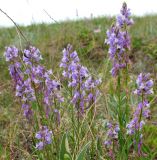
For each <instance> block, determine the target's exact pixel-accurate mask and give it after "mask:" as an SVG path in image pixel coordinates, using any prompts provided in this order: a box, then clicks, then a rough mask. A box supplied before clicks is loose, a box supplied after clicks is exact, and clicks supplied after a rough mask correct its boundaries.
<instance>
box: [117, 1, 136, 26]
mask: <svg viewBox="0 0 157 160" xmlns="http://www.w3.org/2000/svg"><path fill="white" fill-rule="evenodd" d="M120 12H121V14H120V15H118V16H117V23H116V25H117V26H119V27H125V25H127V26H130V25H132V24H133V23H134V22H133V20H132V18H130V16H131V12H130V9H128V8H127V4H126V3H125V2H124V3H123V6H122V9H121V11H120Z"/></svg>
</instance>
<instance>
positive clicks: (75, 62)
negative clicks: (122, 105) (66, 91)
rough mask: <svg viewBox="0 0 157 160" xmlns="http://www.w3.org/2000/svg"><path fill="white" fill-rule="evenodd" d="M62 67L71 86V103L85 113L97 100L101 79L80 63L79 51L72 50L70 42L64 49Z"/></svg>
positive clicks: (64, 75)
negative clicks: (95, 77) (94, 76)
mask: <svg viewBox="0 0 157 160" xmlns="http://www.w3.org/2000/svg"><path fill="white" fill-rule="evenodd" d="M60 67H62V68H63V73H62V75H63V77H64V79H66V80H67V81H68V87H69V88H71V92H72V99H71V103H72V104H73V105H74V106H75V108H76V109H77V110H78V111H79V113H81V114H83V113H84V112H85V110H86V109H88V108H89V107H90V106H91V105H92V104H93V103H94V102H95V101H96V98H97V96H98V95H99V91H98V89H97V86H98V85H100V83H101V80H100V79H97V80H95V79H94V78H93V77H92V76H91V75H90V74H89V71H88V69H87V68H86V67H84V66H82V65H81V64H80V60H79V58H78V55H77V52H76V51H72V46H71V45H70V44H69V45H68V46H67V48H65V49H64V50H63V58H62V61H61V64H60Z"/></svg>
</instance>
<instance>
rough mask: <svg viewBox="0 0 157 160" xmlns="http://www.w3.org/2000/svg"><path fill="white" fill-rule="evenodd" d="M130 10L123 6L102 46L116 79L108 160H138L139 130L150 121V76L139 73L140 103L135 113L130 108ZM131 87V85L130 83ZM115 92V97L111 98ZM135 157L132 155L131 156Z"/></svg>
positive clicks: (138, 89)
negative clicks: (107, 48)
mask: <svg viewBox="0 0 157 160" xmlns="http://www.w3.org/2000/svg"><path fill="white" fill-rule="evenodd" d="M130 16H131V12H130V9H128V8H127V4H126V3H125V2H124V3H123V6H122V9H121V11H120V15H118V16H117V18H116V22H115V24H113V25H112V26H111V28H110V29H109V30H108V31H107V39H106V40H105V43H106V44H107V45H108V46H109V50H108V53H109V58H110V61H111V63H112V69H111V71H110V72H111V74H112V76H113V78H114V79H116V81H117V84H116V88H115V90H117V91H115V90H113V91H112V93H111V94H112V96H113V97H112V98H111V99H110V101H115V103H114V108H115V110H114V112H115V116H113V117H112V116H111V121H109V122H108V123H107V124H106V128H107V134H106V140H105V141H104V146H105V148H106V151H107V153H106V155H107V157H108V158H110V159H129V157H132V158H133V157H134V158H135V157H136V158H137V157H141V156H144V155H143V153H142V149H141V148H142V137H143V134H142V128H143V126H144V124H145V120H146V119H147V118H148V117H149V113H150V110H149V107H150V104H149V101H148V100H147V96H148V95H150V94H153V89H152V87H153V80H152V79H151V78H150V74H149V73H148V74H145V73H141V74H140V75H139V76H138V78H137V80H136V84H137V89H136V90H135V91H134V92H133V93H134V94H137V95H138V96H139V98H138V99H140V101H141V102H139V104H138V105H137V107H136V108H135V109H134V108H133V107H132V106H131V105H130V98H131V97H132V96H133V93H132V91H131V90H130V87H129V84H128V82H129V78H130V77H129V74H128V72H129V52H130V46H131V40H130V36H129V33H128V29H129V27H130V26H131V25H132V24H133V23H134V22H133V20H132V18H131V17H130ZM129 83H130V82H129ZM113 92H115V93H116V94H113ZM134 154H135V155H134Z"/></svg>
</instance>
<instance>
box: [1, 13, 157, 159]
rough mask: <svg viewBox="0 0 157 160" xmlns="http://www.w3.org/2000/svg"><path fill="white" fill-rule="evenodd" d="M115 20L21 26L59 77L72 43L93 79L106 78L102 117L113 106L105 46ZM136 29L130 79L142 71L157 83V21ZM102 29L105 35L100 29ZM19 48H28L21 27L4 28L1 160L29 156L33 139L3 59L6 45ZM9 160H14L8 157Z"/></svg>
mask: <svg viewBox="0 0 157 160" xmlns="http://www.w3.org/2000/svg"><path fill="white" fill-rule="evenodd" d="M113 20H114V17H111V18H110V17H100V18H93V19H84V20H79V21H67V22H61V23H55V24H32V25H30V26H27V27H23V26H21V27H20V28H21V30H22V32H23V34H24V35H25V36H26V37H27V39H28V41H29V42H30V43H31V44H32V45H34V46H36V47H37V48H39V49H40V51H41V52H42V55H43V57H44V61H43V63H44V64H46V66H47V67H49V68H52V70H53V71H54V72H55V73H56V74H57V72H59V71H58V68H59V67H58V66H59V63H60V60H61V57H62V50H63V48H64V47H66V45H67V44H68V43H71V44H72V45H73V48H74V49H75V50H77V52H78V54H79V57H80V59H81V62H82V64H84V65H85V66H87V67H88V68H89V70H90V71H91V72H92V73H93V74H99V76H101V77H103V81H105V83H103V86H102V87H101V91H102V93H104V95H103V96H102V97H101V98H102V99H103V101H101V102H102V104H100V105H99V108H98V110H99V113H100V115H99V117H100V120H101V118H102V117H106V116H107V115H108V114H107V113H108V107H109V106H106V104H105V101H104V98H105V94H106V90H109V87H110V81H111V75H110V73H109V71H110V69H111V66H110V62H109V60H108V53H107V46H105V44H104V40H105V38H106V30H107V29H108V28H109V27H110V25H111V23H112V22H113ZM134 22H135V24H134V25H133V26H132V27H131V30H130V35H131V40H132V49H131V52H130V65H131V69H132V74H131V76H133V77H134V76H135V75H137V74H139V73H140V72H142V71H146V72H151V73H152V74H153V75H154V78H155V88H156V80H157V76H156V73H157V16H156V15H151V16H145V17H134ZM98 29H100V32H96V30H98ZM9 45H16V46H18V47H23V48H24V47H25V46H26V43H25V42H24V41H23V40H22V39H21V37H19V35H18V34H17V31H16V28H15V27H12V28H0V159H7V157H16V158H15V159H21V158H24V157H26V158H27V157H28V155H29V151H28V150H25V149H24V148H29V144H31V142H30V143H29V140H30V141H31V138H30V136H31V134H32V133H29V131H28V130H27V126H25V127H26V128H24V123H25V121H23V120H22V119H23V115H22V113H21V112H22V111H21V107H20V105H17V102H16V100H15V96H14V95H15V94H14V90H13V89H12V84H11V81H10V76H9V72H8V67H7V64H6V62H5V60H4V57H3V52H4V50H5V46H9ZM151 112H152V113H153V115H152V117H151V119H150V121H149V122H148V124H147V125H146V127H145V128H144V130H145V132H146V134H145V137H147V138H144V139H145V145H147V146H149V147H150V149H151V150H153V151H155V150H157V106H156V104H155V103H154V104H153V106H152V107H151ZM8 159H9V158H8Z"/></svg>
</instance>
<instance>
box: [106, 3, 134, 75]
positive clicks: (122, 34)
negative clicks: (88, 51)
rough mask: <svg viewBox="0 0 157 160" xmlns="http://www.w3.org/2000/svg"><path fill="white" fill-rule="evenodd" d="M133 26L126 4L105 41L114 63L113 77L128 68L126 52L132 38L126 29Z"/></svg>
mask: <svg viewBox="0 0 157 160" xmlns="http://www.w3.org/2000/svg"><path fill="white" fill-rule="evenodd" d="M131 24H132V20H131V19H130V10H129V9H127V6H126V3H124V4H123V7H122V10H121V15H119V16H118V17H117V22H116V24H115V25H113V26H112V27H111V28H110V29H109V30H108V31H107V39H106V40H105V43H106V44H107V45H109V49H108V53H109V56H110V59H111V61H112V63H113V67H112V70H111V73H112V76H117V74H118V72H119V70H120V69H123V68H125V67H126V66H127V65H126V64H127V63H128V55H127V53H126V52H127V51H128V50H130V36H129V34H128V31H127V28H126V27H127V26H129V25H131Z"/></svg>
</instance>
